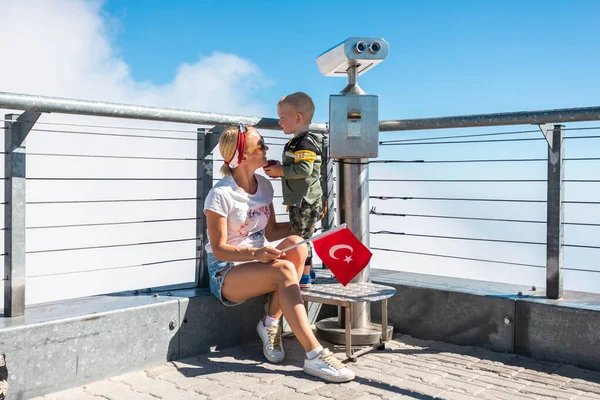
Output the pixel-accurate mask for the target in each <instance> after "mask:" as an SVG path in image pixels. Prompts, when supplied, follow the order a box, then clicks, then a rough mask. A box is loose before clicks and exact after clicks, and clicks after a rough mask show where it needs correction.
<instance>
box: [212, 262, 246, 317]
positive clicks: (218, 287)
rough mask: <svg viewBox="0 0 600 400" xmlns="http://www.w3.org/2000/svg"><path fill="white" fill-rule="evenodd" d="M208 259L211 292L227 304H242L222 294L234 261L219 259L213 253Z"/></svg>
mask: <svg viewBox="0 0 600 400" xmlns="http://www.w3.org/2000/svg"><path fill="white" fill-rule="evenodd" d="M206 260H207V263H208V282H209V285H210V292H211V293H212V294H213V295H214V296H215V297H216V298H217V299H219V301H221V303H223V304H225V305H226V306H237V305H238V304H242V303H234V302H233V301H229V300H227V299H224V298H223V295H222V294H221V291H222V290H223V282H224V281H225V276H226V275H227V274H228V273H229V271H230V270H231V268H233V263H232V262H231V261H222V260H217V259H216V258H215V256H214V254H213V253H208V254H207V258H206Z"/></svg>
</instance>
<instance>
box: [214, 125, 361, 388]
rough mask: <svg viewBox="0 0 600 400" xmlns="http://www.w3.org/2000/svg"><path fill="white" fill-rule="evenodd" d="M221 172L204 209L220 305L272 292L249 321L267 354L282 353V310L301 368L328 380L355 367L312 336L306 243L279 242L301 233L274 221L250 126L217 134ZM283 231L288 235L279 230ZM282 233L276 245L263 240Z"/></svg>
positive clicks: (259, 143) (278, 357)
mask: <svg viewBox="0 0 600 400" xmlns="http://www.w3.org/2000/svg"><path fill="white" fill-rule="evenodd" d="M219 150H220V152H221V155H222V156H223V158H224V160H225V165H223V166H222V167H221V172H222V174H223V176H224V178H223V179H221V180H220V181H219V182H218V183H217V184H216V185H215V186H214V187H213V188H212V190H211V191H210V192H209V194H208V196H207V198H206V201H205V205H204V213H205V214H206V222H207V226H208V238H209V241H210V243H209V244H207V245H206V251H207V253H208V270H209V280H210V290H211V292H212V293H213V294H214V295H215V296H216V297H217V298H218V299H219V300H220V301H221V302H222V303H223V304H225V305H227V306H232V305H237V304H239V303H241V302H243V301H245V300H247V299H250V298H253V297H256V296H259V295H263V294H266V293H273V297H272V301H271V303H270V305H269V311H268V315H266V316H265V318H263V319H261V320H260V321H259V322H258V324H257V326H256V329H257V331H258V334H259V336H260V338H261V340H262V342H263V353H264V355H265V357H266V358H267V360H268V361H270V362H273V363H278V362H282V361H283V359H284V357H285V351H284V349H283V343H282V341H281V329H280V327H279V320H280V319H281V315H282V314H283V315H284V316H285V318H286V320H287V322H288V324H289V325H290V327H291V329H292V331H293V332H294V334H295V335H296V337H297V338H298V340H299V341H300V343H301V344H302V347H304V350H305V351H306V357H307V359H306V360H305V361H304V372H306V373H307V374H310V375H313V376H317V377H319V378H322V379H324V380H326V381H329V382H347V381H350V380H352V379H354V373H353V372H352V371H351V370H350V369H348V368H346V367H345V366H344V365H343V364H342V363H341V362H340V361H339V360H338V359H337V358H336V357H335V356H334V355H333V353H331V352H330V351H329V350H328V349H323V347H322V346H321V345H320V344H319V342H318V341H317V339H316V338H315V336H314V334H313V332H312V330H311V328H310V324H309V322H308V317H307V315H306V310H305V308H304V304H303V301H302V297H301V295H300V287H299V286H298V282H299V280H300V279H299V276H300V275H301V273H302V270H303V268H304V261H305V259H306V256H307V247H306V245H304V244H303V245H300V246H298V247H295V248H294V249H292V250H289V251H287V252H285V253H284V252H282V251H281V249H283V248H286V247H288V246H290V245H293V244H296V243H298V242H300V241H302V239H301V238H300V237H299V236H288V235H289V234H290V226H289V223H287V222H286V223H277V222H275V212H274V210H273V203H272V202H273V187H272V186H271V183H270V182H269V181H268V180H267V178H265V177H264V176H262V175H257V174H255V171H256V170H257V169H258V168H263V167H265V166H267V157H266V154H267V150H268V147H267V146H266V145H265V142H264V140H263V138H262V137H261V136H260V134H259V133H258V131H257V130H256V129H254V128H252V127H248V128H247V129H246V127H244V125H242V124H240V126H239V127H231V128H228V129H226V130H225V131H224V132H223V133H222V134H221V137H220V138H219ZM286 236H287V237H286ZM265 237H266V239H267V240H269V241H276V240H280V239H283V240H282V241H281V243H280V244H279V245H278V246H277V247H271V246H268V245H266V246H265Z"/></svg>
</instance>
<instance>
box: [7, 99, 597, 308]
mask: <svg viewBox="0 0 600 400" xmlns="http://www.w3.org/2000/svg"><path fill="white" fill-rule="evenodd" d="M0 108H7V109H12V110H15V109H17V110H25V111H24V112H23V113H22V114H20V115H18V116H17V115H14V116H7V117H6V119H5V124H4V125H5V126H4V131H5V179H4V180H5V201H4V206H5V229H4V231H5V232H4V233H5V234H4V236H5V251H4V254H3V255H4V259H5V276H4V285H5V307H4V313H5V315H6V316H17V315H22V314H23V313H24V309H25V298H24V296H25V280H26V278H27V276H26V273H25V259H26V255H27V254H40V253H48V252H56V251H67V250H81V249H88V250H89V249H99V248H103V247H107V246H104V245H101V246H80V247H78V248H59V249H44V250H30V251H26V247H25V232H26V230H43V229H50V228H69V227H70V228H75V227H91V226H97V225H112V226H127V225H135V224H142V223H155V224H159V223H162V222H167V221H168V222H175V221H194V223H195V224H196V229H195V236H194V237H181V238H176V239H165V240H155V241H147V242H130V243H122V244H113V245H111V247H115V246H143V245H148V244H156V243H170V242H171V243H172V242H181V241H189V242H195V249H196V254H195V256H194V257H189V256H188V257H179V258H173V259H172V260H161V261H157V263H160V262H170V261H182V260H187V261H190V260H193V261H194V262H195V274H196V276H195V279H194V282H193V285H200V286H205V285H206V276H205V275H204V271H205V268H204V266H203V259H204V257H203V245H204V243H205V238H204V235H205V232H206V226H205V221H204V218H203V213H202V205H203V201H204V198H205V196H206V194H207V192H208V190H210V188H211V187H212V183H213V179H214V178H213V176H212V171H213V166H212V163H213V159H212V158H211V157H208V156H209V154H210V153H211V152H212V150H213V149H214V147H215V145H216V144H217V141H218V136H219V134H220V130H221V129H222V126H223V125H227V124H235V123H238V122H244V123H246V124H251V125H255V126H257V127H259V128H264V129H278V126H277V120H276V119H270V118H260V117H248V116H239V115H225V114H216V113H204V112H195V111H186V110H174V109H162V108H155V107H143V106H132V105H122V104H112V103H104V102H93V101H83V100H72V99H58V98H50V97H43V96H31V95H22V94H11V93H0ZM45 112H52V113H64V114H77V115H85V116H102V117H113V118H124V119H138V120H150V121H167V122H177V123H187V124H198V125H216V127H215V128H211V129H208V128H199V129H198V130H197V131H195V132H194V133H195V134H194V136H195V137H164V136H161V135H160V134H158V133H156V132H166V131H169V132H171V133H175V132H182V131H183V130H181V131H180V130H177V129H169V130H167V129H153V128H129V127H119V126H116V127H115V126H100V125H97V124H92V125H89V124H88V125H86V124H71V127H70V128H71V129H69V132H68V133H72V134H80V135H90V136H100V137H105V138H116V137H130V136H131V137H136V138H146V139H165V140H183V141H191V142H196V154H195V157H161V156H133V155H103V154H88V155H82V154H73V153H70V154H69V153H48V152H41V151H40V152H34V151H31V152H27V153H26V152H25V148H24V147H23V146H22V145H23V141H24V140H25V138H26V137H27V135H28V134H30V133H31V132H32V131H37V132H43V133H49V132H58V133H60V132H64V129H57V128H55V127H54V126H50V127H49V128H48V129H46V126H44V127H43V128H39V127H38V126H39V125H40V123H41V122H38V119H39V118H40V115H41V114H42V113H45ZM593 120H600V107H588V108H574V109H563V110H548V111H532V112H517V113H502V114H488V115H470V116H456V117H440V118H427V119H413V120H395V121H381V122H380V130H381V131H382V132H386V131H408V130H424V129H428V130H431V129H441V128H466V127H481V126H500V125H501V126H506V125H522V124H539V125H540V127H539V129H529V130H521V131H514V132H497V133H477V134H468V135H455V136H453V137H448V136H433V137H419V138H413V139H394V140H383V141H382V142H381V143H380V145H381V148H384V147H386V146H413V145H415V144H427V145H438V146H442V145H448V144H452V143H463V144H464V143H469V142H477V143H482V142H487V143H499V142H501V141H505V140H507V139H504V138H498V136H500V135H518V134H521V133H533V132H542V133H544V136H545V137H538V138H518V137H514V138H512V140H514V141H542V140H546V141H547V143H548V157H547V158H527V159H525V158H515V159H493V158H485V159H477V158H473V159H454V160H435V159H434V160H426V159H418V160H372V161H370V163H372V164H383V165H385V164H402V165H404V164H408V163H410V164H423V165H427V164H439V165H444V164H451V163H456V164H458V163H460V164H466V163H470V164H476V163H484V162H485V163H501V162H528V163H529V162H547V168H548V179H547V180H540V179H498V180H489V179H488V180H485V179H479V180H478V179H390V178H373V179H371V181H372V182H392V181H395V182H400V181H404V182H409V181H410V182H417V181H420V182H449V183H457V182H507V183H508V182H521V183H534V182H538V183H541V182H546V183H547V198H546V199H544V200H542V199H497V198H496V199H493V198H472V197H471V198H467V197H462V198H461V197H426V196H404V197H402V196H394V195H393V194H390V195H388V194H387V193H385V194H377V195H373V194H371V196H370V198H371V199H377V200H409V199H410V200H424V201H452V202H456V201H485V202H515V203H517V202H522V203H527V202H530V203H547V205H548V207H547V208H548V211H547V220H546V221H543V220H541V219H538V220H534V219H514V218H478V217H469V216H459V215H434V214H423V213H421V214H417V213H412V214H411V213H385V212H379V211H377V210H376V209H373V211H372V216H382V217H388V218H389V217H411V218H422V219H432V218H438V219H456V220H487V221H490V222H510V223H531V224H546V230H547V235H546V236H547V237H546V241H545V242H541V241H540V242H531V243H529V244H531V245H536V246H544V245H545V246H546V248H547V256H546V263H545V265H535V267H540V268H545V269H546V271H547V296H548V297H549V298H559V297H560V296H561V295H562V270H563V265H562V259H563V247H565V246H577V244H566V245H565V244H563V243H562V238H563V227H564V225H566V223H564V222H563V205H564V204H565V203H568V202H566V201H564V200H563V196H564V189H563V185H562V183H563V182H569V181H566V180H564V177H563V174H564V161H565V158H564V146H563V142H564V131H565V129H564V127H563V126H562V125H552V126H550V125H548V123H561V122H574V121H593ZM36 123H37V124H38V125H36ZM87 128H92V129H94V130H93V131H88V130H86V129H87ZM97 128H107V129H111V130H115V129H127V130H130V131H135V130H136V129H139V130H142V131H144V133H148V132H150V133H148V134H139V135H138V134H129V133H123V134H121V133H113V132H112V131H111V132H99V131H98V129H97ZM311 130H312V131H314V132H316V133H326V130H327V125H326V124H322V123H321V124H313V125H311ZM187 132H189V130H188V131H187ZM266 137H268V136H266ZM268 138H269V137H268ZM449 138H450V139H452V140H448V139H449ZM575 138H576V137H573V139H575ZM270 139H281V137H276V136H274V137H272V138H270ZM455 139H460V140H458V141H454V140H455ZM453 141H454V142H453ZM273 144H275V143H273ZM26 154H27V155H28V156H33V157H77V158H88V159H104V160H119V159H123V160H160V161H186V162H194V163H195V164H196V165H195V170H196V176H194V177H185V178H184V177H175V178H172V177H169V178H162V177H144V178H141V177H112V178H103V177H98V178H89V177H86V178H82V177H63V178H61V179H60V180H62V181H80V180H87V181H92V182H94V181H106V180H109V181H123V182H130V181H136V182H140V181H189V182H190V183H191V184H194V185H195V187H196V189H195V196H162V197H157V196H154V197H152V198H145V199H139V198H138V199H125V198H119V199H111V198H106V199H57V200H52V201H37V200H34V201H27V199H26V197H25V180H26V179H27V180H31V181H45V180H50V181H51V180H57V179H55V178H48V177H44V176H29V175H28V176H27V177H26V173H25V164H26V162H25V161H26V159H25V155H26ZM578 159H580V160H583V159H584V158H573V159H572V160H573V161H576V160H578ZM588 159H589V158H588ZM566 160H569V159H566ZM209 171H210V172H209ZM322 172H323V177H324V180H325V182H326V183H327V184H326V186H327V190H326V197H327V198H328V199H329V204H330V206H332V205H333V204H334V193H333V180H334V173H333V167H332V162H331V161H330V160H329V161H328V162H324V163H323V171H322ZM575 181H579V182H581V181H586V182H598V181H595V180H571V182H575ZM167 201H174V202H182V201H194V202H195V204H196V215H195V216H186V217H181V218H168V219H160V218H157V219H154V220H148V219H144V220H135V219H130V220H126V221H115V222H109V223H100V222H87V223H62V224H54V225H47V226H39V225H38V226H35V225H34V226H26V223H25V210H26V207H27V205H34V204H49V203H54V204H65V205H69V204H83V203H85V204H98V203H101V204H111V203H138V202H156V203H161V202H167ZM571 203H581V201H577V200H572V201H571ZM599 203H600V202H599ZM330 209H333V207H330ZM278 215H284V214H283V213H280V214H278ZM333 218H334V215H333V213H330V214H329V215H328V216H327V218H326V219H325V220H324V221H323V223H322V226H323V229H328V227H330V226H331V225H332V224H333ZM567 224H568V223H567ZM572 224H580V225H581V224H585V223H575V222H573V223H572ZM590 225H592V224H590ZM371 234H374V235H383V234H385V235H400V234H401V235H405V236H409V235H412V236H413V237H422V238H430V239H436V238H440V237H442V236H445V238H446V239H452V240H469V241H482V240H484V239H482V238H477V237H460V236H455V237H450V236H449V235H436V234H419V233H413V234H411V233H405V232H399V231H383V230H382V231H374V232H372V233H371ZM493 240H496V239H492V241H493ZM496 241H498V242H504V243H511V242H513V241H511V240H496ZM520 243H524V242H523V241H520ZM374 250H377V251H398V250H394V249H389V248H386V249H383V248H374ZM400 251H404V252H405V253H411V251H409V250H400ZM412 253H414V254H421V255H433V256H436V254H435V253H433V252H418V251H412ZM446 256H447V257H451V258H452V257H453V258H455V259H459V260H480V261H489V260H483V259H477V258H476V257H464V256H452V255H446ZM492 261H493V260H492ZM495 262H498V263H499V264H502V263H504V264H512V265H521V266H534V264H531V263H521V262H502V261H501V260H498V261H495ZM148 264H152V263H148ZM125 267H128V266H123V268H125Z"/></svg>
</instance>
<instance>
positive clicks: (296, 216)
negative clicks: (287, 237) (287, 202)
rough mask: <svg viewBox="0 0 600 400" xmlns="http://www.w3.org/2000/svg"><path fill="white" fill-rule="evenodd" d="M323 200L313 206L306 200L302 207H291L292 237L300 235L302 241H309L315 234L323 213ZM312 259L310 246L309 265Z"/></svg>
mask: <svg viewBox="0 0 600 400" xmlns="http://www.w3.org/2000/svg"><path fill="white" fill-rule="evenodd" d="M322 203H323V202H322V200H321V199H317V200H316V201H315V202H314V203H313V204H308V203H307V202H306V200H304V199H303V200H302V204H300V207H296V206H289V207H288V213H289V216H290V225H291V230H292V235H298V236H300V237H301V238H302V239H309V238H311V237H312V235H313V234H314V233H315V228H316V227H317V222H318V221H319V217H320V216H321V213H322V212H323V204H322ZM311 257H312V247H311V246H308V258H307V259H306V260H307V264H308V262H309V261H310V259H311Z"/></svg>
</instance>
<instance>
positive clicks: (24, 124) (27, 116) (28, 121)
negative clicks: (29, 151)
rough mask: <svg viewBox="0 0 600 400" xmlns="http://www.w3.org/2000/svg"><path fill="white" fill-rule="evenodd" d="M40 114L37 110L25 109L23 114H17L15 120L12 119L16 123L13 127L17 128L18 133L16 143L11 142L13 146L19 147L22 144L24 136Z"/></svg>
mask: <svg viewBox="0 0 600 400" xmlns="http://www.w3.org/2000/svg"><path fill="white" fill-rule="evenodd" d="M40 115H42V113H39V112H37V111H25V112H24V113H23V114H21V115H19V117H18V118H17V120H16V121H14V123H15V124H16V125H14V127H15V129H17V135H18V136H17V138H18V139H17V140H18V143H13V145H14V146H16V147H19V146H21V145H22V144H23V142H24V141H25V138H26V137H27V135H28V134H29V132H31V128H33V125H35V123H36V122H37V120H38V118H39V117H40Z"/></svg>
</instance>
